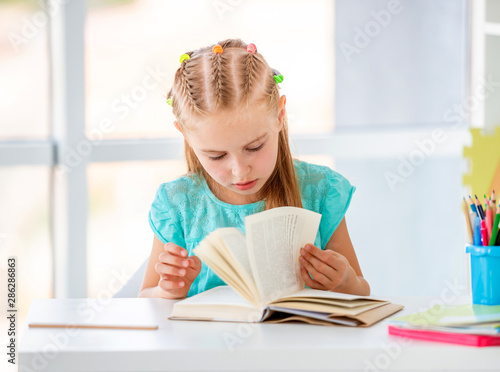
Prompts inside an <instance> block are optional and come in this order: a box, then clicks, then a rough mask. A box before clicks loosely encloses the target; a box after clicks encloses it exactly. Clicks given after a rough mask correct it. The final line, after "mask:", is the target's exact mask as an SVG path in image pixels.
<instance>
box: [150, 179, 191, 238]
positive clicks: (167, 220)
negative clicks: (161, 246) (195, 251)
mask: <svg viewBox="0 0 500 372" xmlns="http://www.w3.org/2000/svg"><path fill="white" fill-rule="evenodd" d="M164 185H165V184H163V185H161V186H160V187H159V188H158V190H157V191H156V195H155V198H154V200H153V204H152V205H151V209H150V210H149V225H150V226H151V229H152V230H153V232H154V234H155V235H156V236H157V238H158V239H160V240H161V241H162V242H163V243H168V242H172V243H175V244H177V245H178V246H180V247H185V245H186V244H185V240H184V236H183V234H182V233H181V231H180V230H179V228H178V227H177V225H176V224H175V221H174V220H173V219H172V216H171V214H170V209H171V206H170V205H169V203H168V200H167V197H166V190H165V188H164Z"/></svg>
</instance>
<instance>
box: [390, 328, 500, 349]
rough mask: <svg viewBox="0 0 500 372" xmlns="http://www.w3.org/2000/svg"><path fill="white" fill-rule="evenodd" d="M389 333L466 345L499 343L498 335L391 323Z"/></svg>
mask: <svg viewBox="0 0 500 372" xmlns="http://www.w3.org/2000/svg"><path fill="white" fill-rule="evenodd" d="M389 334H390V335H396V336H404V337H408V338H416V339H419V340H426V341H438V342H448V343H452V344H461V345H468V346H478V347H482V346H496V345H500V336H489V335H471V334H464V333H455V332H454V333H452V332H438V331H428V330H423V329H408V328H400V327H396V326H393V325H390V326H389Z"/></svg>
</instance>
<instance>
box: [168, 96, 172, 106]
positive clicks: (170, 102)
mask: <svg viewBox="0 0 500 372" xmlns="http://www.w3.org/2000/svg"><path fill="white" fill-rule="evenodd" d="M167 103H168V105H169V106H172V97H170V98H167Z"/></svg>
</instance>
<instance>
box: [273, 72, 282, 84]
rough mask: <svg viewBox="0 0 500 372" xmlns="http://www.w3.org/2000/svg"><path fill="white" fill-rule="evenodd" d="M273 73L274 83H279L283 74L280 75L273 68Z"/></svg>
mask: <svg viewBox="0 0 500 372" xmlns="http://www.w3.org/2000/svg"><path fill="white" fill-rule="evenodd" d="M273 75H274V76H273V77H274V81H275V82H276V84H279V83H281V82H282V81H283V75H281V74H280V72H279V71H278V70H275V69H273Z"/></svg>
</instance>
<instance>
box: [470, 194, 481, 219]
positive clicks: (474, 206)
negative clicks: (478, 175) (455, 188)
mask: <svg viewBox="0 0 500 372" xmlns="http://www.w3.org/2000/svg"><path fill="white" fill-rule="evenodd" d="M469 202H470V209H472V212H474V213H475V214H476V215H477V216H478V217H479V212H478V211H477V208H476V204H474V201H473V200H472V197H471V196H470V195H469Z"/></svg>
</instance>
